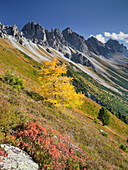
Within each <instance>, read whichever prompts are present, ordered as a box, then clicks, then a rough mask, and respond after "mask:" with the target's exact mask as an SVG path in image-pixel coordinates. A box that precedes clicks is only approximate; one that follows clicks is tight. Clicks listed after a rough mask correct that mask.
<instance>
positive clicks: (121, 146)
mask: <svg viewBox="0 0 128 170" xmlns="http://www.w3.org/2000/svg"><path fill="white" fill-rule="evenodd" d="M119 148H120V149H122V150H123V151H124V152H127V146H126V145H124V144H121V145H120V146H119Z"/></svg>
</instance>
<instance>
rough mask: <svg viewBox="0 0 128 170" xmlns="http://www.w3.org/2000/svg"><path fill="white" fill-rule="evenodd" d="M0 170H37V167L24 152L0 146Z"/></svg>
mask: <svg viewBox="0 0 128 170" xmlns="http://www.w3.org/2000/svg"><path fill="white" fill-rule="evenodd" d="M0 151H4V153H5V155H4V154H0V169H1V170H12V169H14V170H38V169H39V166H38V164H36V163H35V162H34V161H33V160H32V158H31V157H30V156H29V155H28V154H27V153H26V152H24V151H22V150H20V149H19V148H17V147H14V146H11V145H7V144H2V145H0Z"/></svg>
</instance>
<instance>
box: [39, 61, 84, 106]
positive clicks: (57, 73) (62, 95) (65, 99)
mask: <svg viewBox="0 0 128 170" xmlns="http://www.w3.org/2000/svg"><path fill="white" fill-rule="evenodd" d="M66 71H67V69H66V66H65V64H62V65H60V63H59V61H58V60H57V59H56V58H54V59H53V60H52V61H44V62H43V67H42V68H41V71H40V73H39V74H40V77H39V81H40V83H41V88H40V89H38V91H39V92H40V94H42V96H43V97H44V98H45V100H46V101H49V102H51V103H53V104H54V105H56V106H66V107H67V106H71V107H76V106H80V105H81V104H82V103H83V97H84V95H83V94H82V93H78V94H77V93H76V91H75V88H74V86H73V85H72V83H71V81H72V78H71V77H67V76H64V74H65V73H66Z"/></svg>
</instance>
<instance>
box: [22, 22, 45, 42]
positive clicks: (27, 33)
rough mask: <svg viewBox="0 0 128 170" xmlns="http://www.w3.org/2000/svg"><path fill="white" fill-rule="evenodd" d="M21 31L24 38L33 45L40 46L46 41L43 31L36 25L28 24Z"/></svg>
mask: <svg viewBox="0 0 128 170" xmlns="http://www.w3.org/2000/svg"><path fill="white" fill-rule="evenodd" d="M21 31H22V32H23V34H24V37H25V38H27V39H30V40H32V41H33V42H34V43H39V44H42V43H44V42H45V41H46V34H45V29H44V28H43V27H42V26H41V25H40V24H38V23H34V22H33V21H32V22H31V23H30V22H28V23H27V24H26V25H25V26H24V27H23V28H22V30H21Z"/></svg>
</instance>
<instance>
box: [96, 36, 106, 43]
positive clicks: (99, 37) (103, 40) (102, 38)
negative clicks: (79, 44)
mask: <svg viewBox="0 0 128 170" xmlns="http://www.w3.org/2000/svg"><path fill="white" fill-rule="evenodd" d="M95 37H96V38H97V39H98V40H99V41H101V42H102V43H105V38H104V37H103V35H102V34H97V35H96V36H95Z"/></svg>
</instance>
